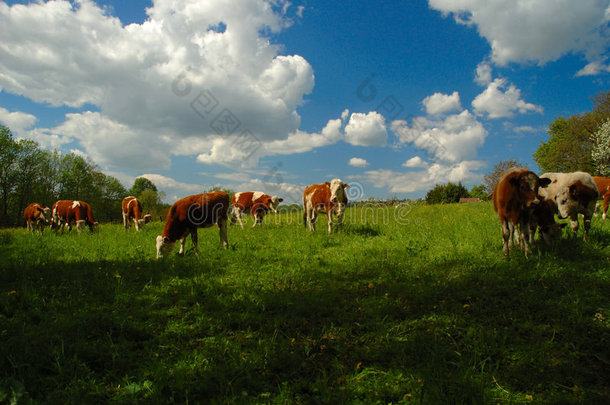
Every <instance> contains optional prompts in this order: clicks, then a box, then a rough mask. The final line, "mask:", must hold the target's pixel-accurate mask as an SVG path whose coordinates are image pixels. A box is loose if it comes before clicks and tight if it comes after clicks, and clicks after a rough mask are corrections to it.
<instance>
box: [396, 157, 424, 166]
mask: <svg viewBox="0 0 610 405" xmlns="http://www.w3.org/2000/svg"><path fill="white" fill-rule="evenodd" d="M402 165H403V166H404V167H424V168H425V167H428V166H430V164H429V163H428V162H426V161H425V160H424V159H422V158H420V157H419V156H414V157H412V158H411V159H409V160H407V161H406V162H404V163H403V164H402Z"/></svg>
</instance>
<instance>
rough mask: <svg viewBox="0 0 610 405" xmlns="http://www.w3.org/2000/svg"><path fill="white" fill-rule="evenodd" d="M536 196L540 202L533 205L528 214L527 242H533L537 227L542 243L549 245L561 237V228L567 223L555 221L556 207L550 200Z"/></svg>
mask: <svg viewBox="0 0 610 405" xmlns="http://www.w3.org/2000/svg"><path fill="white" fill-rule="evenodd" d="M538 198H539V200H540V202H539V203H538V205H536V206H535V207H534V209H533V211H532V213H531V216H530V222H529V224H530V235H529V243H530V245H531V244H532V243H533V241H534V235H535V234H536V230H537V229H539V234H540V236H541V237H542V240H543V241H544V243H546V244H547V245H550V244H551V243H553V242H554V241H555V240H557V239H559V238H560V237H561V230H562V228H564V227H565V226H566V225H567V224H566V223H561V224H558V223H557V222H555V210H556V207H555V203H554V202H553V201H552V200H547V199H545V198H544V197H541V196H540V195H538Z"/></svg>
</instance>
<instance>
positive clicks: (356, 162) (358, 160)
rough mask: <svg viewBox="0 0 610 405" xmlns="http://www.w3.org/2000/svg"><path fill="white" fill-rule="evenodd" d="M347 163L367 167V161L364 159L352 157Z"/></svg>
mask: <svg viewBox="0 0 610 405" xmlns="http://www.w3.org/2000/svg"><path fill="white" fill-rule="evenodd" d="M347 164H348V165H350V166H354V167H367V166H368V165H369V162H367V161H366V159H362V158H358V157H353V158H351V159H350V160H349V162H348V163H347Z"/></svg>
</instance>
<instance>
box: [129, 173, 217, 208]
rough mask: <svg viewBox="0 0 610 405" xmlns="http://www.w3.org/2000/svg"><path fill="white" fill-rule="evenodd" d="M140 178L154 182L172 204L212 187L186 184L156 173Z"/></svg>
mask: <svg viewBox="0 0 610 405" xmlns="http://www.w3.org/2000/svg"><path fill="white" fill-rule="evenodd" d="M138 177H145V178H147V179H148V180H150V181H152V182H153V184H154V185H155V186H156V187H157V190H159V191H163V192H164V193H165V201H166V202H168V203H170V204H173V203H174V202H175V201H176V200H178V199H180V198H183V197H186V196H187V195H191V194H199V193H203V192H205V191H206V190H207V189H209V188H210V187H211V185H204V184H191V183H184V182H181V181H177V180H175V179H173V178H171V177H167V176H163V175H161V174H154V173H147V174H142V175H140V176H138ZM134 180H135V179H134Z"/></svg>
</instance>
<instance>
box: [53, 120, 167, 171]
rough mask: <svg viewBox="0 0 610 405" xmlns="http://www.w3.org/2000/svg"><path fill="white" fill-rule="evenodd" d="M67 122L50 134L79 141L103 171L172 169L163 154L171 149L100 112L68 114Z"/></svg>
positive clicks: (163, 143) (161, 142) (160, 141)
mask: <svg viewBox="0 0 610 405" xmlns="http://www.w3.org/2000/svg"><path fill="white" fill-rule="evenodd" d="M66 118H67V119H66V121H64V122H63V123H62V124H61V125H60V126H58V127H56V128H53V129H52V130H51V133H52V134H53V133H55V134H61V135H63V136H66V137H69V138H71V139H77V140H78V141H79V143H80V145H81V146H82V147H83V149H84V150H85V153H86V154H87V155H88V156H89V157H91V159H93V161H94V162H96V163H97V164H99V165H101V166H102V167H127V168H132V169H139V170H150V169H167V168H169V166H170V160H169V158H168V156H167V155H166V153H164V151H165V150H167V149H168V147H169V145H168V144H166V143H165V142H163V141H162V140H160V139H150V138H149V137H148V136H147V134H146V133H142V132H141V131H138V130H135V129H133V128H130V127H129V126H127V125H125V124H122V123H120V122H116V121H113V120H111V119H109V118H108V117H105V116H103V115H102V114H100V113H97V112H91V111H86V112H84V113H81V114H67V115H66ZM57 136H59V135H57Z"/></svg>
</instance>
